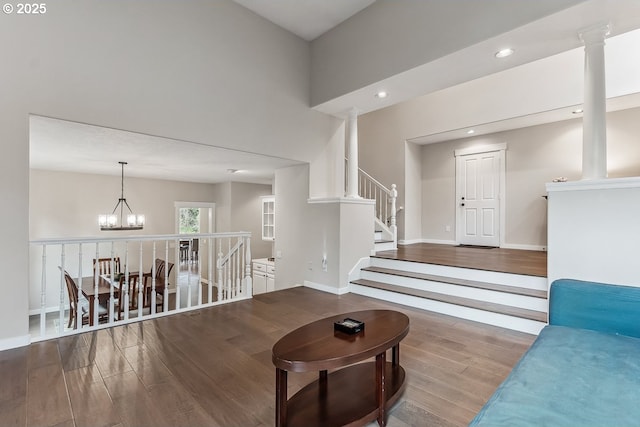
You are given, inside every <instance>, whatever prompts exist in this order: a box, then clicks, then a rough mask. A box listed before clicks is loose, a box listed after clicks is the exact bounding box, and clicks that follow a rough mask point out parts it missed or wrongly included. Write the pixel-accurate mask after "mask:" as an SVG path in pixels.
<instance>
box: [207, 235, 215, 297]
mask: <svg viewBox="0 0 640 427" xmlns="http://www.w3.org/2000/svg"><path fill="white" fill-rule="evenodd" d="M213 248H214V241H213V239H209V240H208V241H207V281H208V284H207V290H208V291H209V292H207V299H208V301H207V302H208V303H209V304H211V303H212V302H213V262H212V261H213Z"/></svg>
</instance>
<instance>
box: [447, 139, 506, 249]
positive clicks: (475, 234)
mask: <svg viewBox="0 0 640 427" xmlns="http://www.w3.org/2000/svg"><path fill="white" fill-rule="evenodd" d="M500 168H501V158H500V152H499V151H492V152H488V153H480V154H467V155H461V156H458V157H457V169H458V171H457V174H456V176H457V178H456V193H457V198H458V200H457V202H458V206H457V212H456V215H457V216H458V218H460V219H461V220H459V221H457V224H458V226H459V227H461V230H460V231H459V233H458V236H459V240H460V242H459V243H460V244H466V245H480V246H500V235H499V230H500Z"/></svg>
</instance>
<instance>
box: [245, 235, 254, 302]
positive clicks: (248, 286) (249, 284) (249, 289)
mask: <svg viewBox="0 0 640 427" xmlns="http://www.w3.org/2000/svg"><path fill="white" fill-rule="evenodd" d="M245 241H246V242H247V243H246V245H247V248H246V251H245V259H244V278H245V286H244V288H245V292H246V293H247V294H246V296H252V295H253V279H252V277H251V236H247V237H245Z"/></svg>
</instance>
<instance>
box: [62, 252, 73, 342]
mask: <svg viewBox="0 0 640 427" xmlns="http://www.w3.org/2000/svg"><path fill="white" fill-rule="evenodd" d="M64 252H65V245H64V244H62V246H61V248H60V308H59V310H60V312H59V322H60V326H59V327H60V332H62V331H63V330H64V290H65V288H66V286H67V284H66V282H65V280H64V271H65V270H64V269H65V268H66V265H65V263H64V261H65V259H64V257H65V255H64ZM69 309H71V300H69ZM69 316H71V312H69Z"/></svg>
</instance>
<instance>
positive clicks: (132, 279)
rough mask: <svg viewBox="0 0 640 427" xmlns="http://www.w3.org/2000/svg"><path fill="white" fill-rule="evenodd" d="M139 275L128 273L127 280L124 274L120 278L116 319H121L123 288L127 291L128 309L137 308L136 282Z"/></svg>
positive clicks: (123, 304)
mask: <svg viewBox="0 0 640 427" xmlns="http://www.w3.org/2000/svg"><path fill="white" fill-rule="evenodd" d="M138 279H139V276H138V275H137V274H131V275H129V280H128V281H127V280H126V277H125V276H122V277H121V278H120V291H119V297H118V298H119V301H118V319H122V314H123V313H124V310H125V308H124V307H125V305H126V304H125V301H124V296H125V289H126V290H127V292H128V293H129V311H133V310H137V309H138V283H139V280H138Z"/></svg>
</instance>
